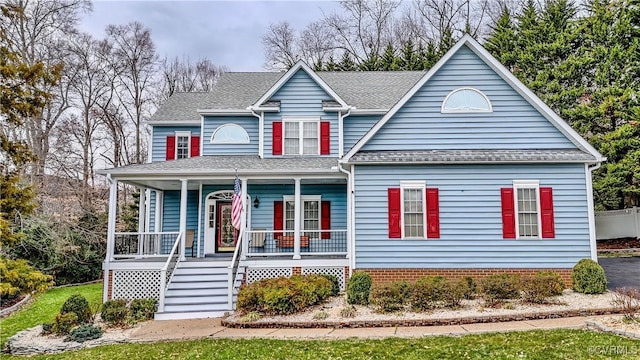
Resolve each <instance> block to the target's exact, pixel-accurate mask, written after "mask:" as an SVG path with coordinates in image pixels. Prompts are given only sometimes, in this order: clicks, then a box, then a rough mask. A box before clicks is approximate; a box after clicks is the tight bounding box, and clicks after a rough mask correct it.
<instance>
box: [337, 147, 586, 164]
mask: <svg viewBox="0 0 640 360" xmlns="http://www.w3.org/2000/svg"><path fill="white" fill-rule="evenodd" d="M536 161H539V162H556V161H557V162H590V161H596V159H595V157H593V155H591V154H588V153H586V152H584V151H582V150H579V149H554V150H424V151H359V152H357V153H356V154H355V155H354V156H353V157H352V158H351V160H350V161H349V162H350V163H351V162H352V163H359V164H360V163H361V164H366V163H438V164H441V163H474V162H481V163H491V162H495V163H504V162H536Z"/></svg>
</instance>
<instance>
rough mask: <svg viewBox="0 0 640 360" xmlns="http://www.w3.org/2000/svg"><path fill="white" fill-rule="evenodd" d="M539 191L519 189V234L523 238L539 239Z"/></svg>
mask: <svg viewBox="0 0 640 360" xmlns="http://www.w3.org/2000/svg"><path fill="white" fill-rule="evenodd" d="M536 192H537V189H535V188H519V189H517V197H518V232H519V234H520V236H521V237H538V203H537V198H536Z"/></svg>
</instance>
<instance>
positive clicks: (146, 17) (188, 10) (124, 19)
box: [80, 0, 337, 71]
mask: <svg viewBox="0 0 640 360" xmlns="http://www.w3.org/2000/svg"><path fill="white" fill-rule="evenodd" d="M321 9H322V10H324V11H325V12H327V13H331V12H333V11H335V10H336V9H337V4H336V3H335V2H331V1H248V0H245V1H217V0H216V1H214V0H206V1H177V0H173V1H114V0H109V1H108V0H94V1H93V12H92V13H91V14H87V15H85V16H84V18H83V19H82V21H81V23H80V29H81V30H82V31H85V32H88V33H90V34H92V35H94V36H95V37H97V38H102V37H103V36H104V29H105V27H106V26H107V25H109V24H126V23H128V22H131V21H139V22H141V23H143V24H144V25H145V26H147V27H149V28H150V29H151V36H152V39H153V42H154V44H155V45H156V51H157V53H158V54H159V55H160V56H161V57H164V56H165V55H168V56H169V57H174V56H182V55H183V54H184V55H188V56H189V57H190V58H191V59H194V60H195V59H198V58H200V57H207V58H209V59H211V60H212V61H213V62H214V63H215V64H216V65H223V66H226V67H227V68H228V69H229V70H231V71H262V70H264V68H263V65H264V52H263V48H262V35H263V34H264V33H265V31H266V29H267V28H268V26H269V24H270V23H273V22H279V21H288V22H289V23H290V24H291V25H292V26H293V27H294V28H295V29H298V30H299V29H303V28H304V27H305V26H306V25H307V24H308V23H310V22H312V21H315V20H318V19H320V18H321V16H322V10H321Z"/></svg>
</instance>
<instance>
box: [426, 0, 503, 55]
mask: <svg viewBox="0 0 640 360" xmlns="http://www.w3.org/2000/svg"><path fill="white" fill-rule="evenodd" d="M490 4H491V2H490V0H414V8H415V10H416V13H417V14H418V15H419V16H418V18H419V19H418V21H419V23H421V24H426V25H428V26H427V27H426V30H427V36H428V37H429V38H430V39H431V40H432V41H436V42H438V43H444V44H443V45H444V46H445V47H446V46H448V45H452V41H454V40H455V38H458V37H460V36H461V35H462V34H465V33H467V34H470V35H471V36H473V37H479V36H481V35H483V32H484V31H485V29H486V26H487V18H488V13H489V9H490Z"/></svg>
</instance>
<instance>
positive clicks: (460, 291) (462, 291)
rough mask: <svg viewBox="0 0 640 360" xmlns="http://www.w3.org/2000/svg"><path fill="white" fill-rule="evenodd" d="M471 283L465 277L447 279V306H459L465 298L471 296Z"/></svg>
mask: <svg viewBox="0 0 640 360" xmlns="http://www.w3.org/2000/svg"><path fill="white" fill-rule="evenodd" d="M469 293H470V291H469V283H468V282H467V280H465V279H458V280H447V282H446V287H445V289H444V293H443V300H444V303H445V306H447V307H450V308H457V307H459V306H460V303H461V302H462V300H464V299H468V298H469Z"/></svg>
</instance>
